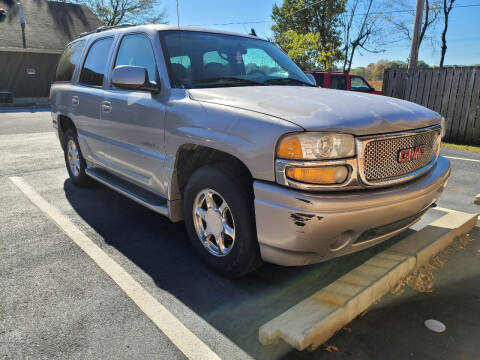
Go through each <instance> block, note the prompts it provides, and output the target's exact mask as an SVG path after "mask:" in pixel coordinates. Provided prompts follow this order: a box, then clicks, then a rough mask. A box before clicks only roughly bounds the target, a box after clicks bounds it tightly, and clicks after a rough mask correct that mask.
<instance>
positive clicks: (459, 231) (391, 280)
mask: <svg viewBox="0 0 480 360" xmlns="http://www.w3.org/2000/svg"><path fill="white" fill-rule="evenodd" d="M477 221H478V214H468V213H463V212H452V213H448V214H447V215H445V216H443V217H441V218H440V219H438V220H436V221H434V222H432V223H431V224H430V225H428V226H426V227H425V228H423V229H422V230H420V231H418V232H416V233H415V234H413V235H411V236H409V237H407V238H405V239H403V240H401V241H399V242H398V243H396V244H395V245H393V246H392V247H391V248H390V249H388V250H385V251H382V252H381V253H379V254H377V255H376V256H374V257H373V258H371V259H370V260H368V261H367V262H365V263H363V264H362V265H360V266H358V267H357V268H355V269H353V270H352V271H350V272H349V273H347V274H346V275H344V276H342V277H341V278H339V279H338V280H336V281H334V282H333V283H331V284H330V285H328V286H326V287H325V288H323V289H321V290H320V291H318V292H316V293H315V294H313V295H312V296H310V297H309V298H307V299H305V300H303V301H302V302H300V303H298V304H297V305H295V306H293V307H291V308H290V309H288V310H287V311H285V312H284V313H283V314H281V315H279V316H277V317H276V318H274V319H272V320H270V321H269V322H268V323H266V324H265V325H263V326H261V327H260V329H259V341H260V342H261V343H262V344H264V345H269V344H272V343H275V342H277V341H279V340H280V339H281V340H284V341H286V342H287V343H288V344H290V345H291V346H293V347H295V348H296V349H297V350H304V349H306V348H313V349H314V348H316V347H318V346H320V345H321V344H323V343H325V342H326V341H327V340H328V339H329V338H330V337H331V336H332V335H333V334H334V333H335V332H336V331H338V330H340V329H342V328H343V327H344V326H345V325H346V324H348V323H349V322H350V321H351V320H353V319H354V318H355V317H357V316H358V315H359V314H360V313H362V312H363V311H364V310H366V309H367V308H368V307H369V306H370V305H372V304H373V303H374V302H375V301H377V300H378V299H379V298H380V297H382V296H383V295H385V294H386V293H387V292H388V291H389V290H390V289H391V288H392V287H393V286H394V285H395V284H396V283H397V282H398V281H399V280H400V279H401V278H403V277H404V276H405V275H407V274H408V273H409V272H411V271H412V270H414V269H415V268H416V267H418V266H420V265H422V264H423V263H425V262H426V261H428V260H429V259H430V258H431V257H432V256H435V255H436V254H437V253H438V252H440V251H441V250H443V249H444V248H446V247H447V246H448V245H449V244H450V243H451V242H452V241H453V240H455V238H457V237H458V236H460V235H463V234H466V233H468V232H469V231H470V230H471V229H473V227H474V226H475V225H476V224H477Z"/></svg>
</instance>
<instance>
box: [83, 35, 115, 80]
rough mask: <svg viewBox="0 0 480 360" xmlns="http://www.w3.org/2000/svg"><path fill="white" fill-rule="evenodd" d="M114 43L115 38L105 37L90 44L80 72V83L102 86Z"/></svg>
mask: <svg viewBox="0 0 480 360" xmlns="http://www.w3.org/2000/svg"><path fill="white" fill-rule="evenodd" d="M112 43H113V38H105V39H100V40H97V41H95V42H94V43H93V45H92V46H90V49H89V51H88V55H87V58H86V60H85V63H84V64H83V68H82V72H81V73H80V79H79V82H80V83H82V84H85V85H93V86H102V84H103V77H104V76H105V68H106V66H107V61H108V54H109V53H110V48H111V46H112Z"/></svg>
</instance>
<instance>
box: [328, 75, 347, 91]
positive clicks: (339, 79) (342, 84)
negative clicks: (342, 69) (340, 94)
mask: <svg viewBox="0 0 480 360" xmlns="http://www.w3.org/2000/svg"><path fill="white" fill-rule="evenodd" d="M330 88H332V89H338V90H347V78H346V77H345V76H342V75H332V76H331V77H330Z"/></svg>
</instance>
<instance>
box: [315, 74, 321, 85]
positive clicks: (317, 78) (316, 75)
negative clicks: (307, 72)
mask: <svg viewBox="0 0 480 360" xmlns="http://www.w3.org/2000/svg"><path fill="white" fill-rule="evenodd" d="M313 77H314V78H315V80H316V81H317V86H323V74H315V73H313Z"/></svg>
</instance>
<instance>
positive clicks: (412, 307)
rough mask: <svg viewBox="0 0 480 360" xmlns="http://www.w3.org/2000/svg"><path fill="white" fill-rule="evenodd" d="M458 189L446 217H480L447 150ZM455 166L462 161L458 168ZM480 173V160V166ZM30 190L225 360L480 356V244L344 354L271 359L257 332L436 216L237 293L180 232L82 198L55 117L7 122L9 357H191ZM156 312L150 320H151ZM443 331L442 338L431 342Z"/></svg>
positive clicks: (2, 192) (282, 351)
mask: <svg viewBox="0 0 480 360" xmlns="http://www.w3.org/2000/svg"><path fill="white" fill-rule="evenodd" d="M442 153H443V154H444V155H446V156H449V157H450V158H451V162H452V176H451V178H450V181H449V183H448V186H447V189H446V191H445V192H444V194H443V197H442V198H441V200H440V201H439V203H438V205H439V207H441V208H447V209H454V210H460V211H467V212H478V211H479V209H480V207H479V206H478V205H474V204H473V197H474V195H475V194H477V193H480V182H479V181H478V175H479V174H480V154H477V153H470V152H465V151H458V150H451V149H443V150H442ZM453 158H456V159H453ZM471 160H475V161H471ZM14 176H15V177H20V178H22V179H23V181H25V182H26V183H27V184H28V185H29V186H31V188H32V189H34V191H35V192H36V193H38V195H39V196H40V197H41V198H43V199H44V200H45V201H46V202H47V203H48V204H51V205H53V206H54V207H55V208H56V209H58V211H59V213H60V214H61V215H62V216H65V217H66V218H67V219H68V220H69V221H70V222H71V223H72V224H73V226H75V228H76V229H78V230H79V231H81V232H82V233H83V234H84V235H86V237H87V238H88V239H89V240H90V241H91V242H92V243H93V244H95V245H97V246H98V248H99V249H100V250H101V251H102V252H103V253H104V254H105V255H106V256H108V257H109V258H110V259H112V260H113V261H115V262H116V263H117V264H118V265H120V268H121V270H122V271H124V272H126V273H127V274H128V275H129V276H131V277H132V278H133V279H134V280H135V281H136V282H137V283H138V284H140V286H141V287H142V288H143V289H144V290H145V291H146V292H147V293H148V294H149V295H151V296H152V297H153V299H154V300H155V301H156V302H158V303H159V304H161V306H163V307H164V308H165V310H166V311H167V312H168V313H169V314H171V315H173V317H174V318H175V319H178V320H179V321H180V322H181V323H182V324H183V326H185V328H186V329H187V330H188V331H189V332H190V333H191V336H192V337H193V338H196V339H198V340H199V341H200V342H201V343H203V344H205V345H206V346H207V347H208V348H209V349H211V350H212V353H215V354H217V355H218V356H219V357H220V358H224V359H235V358H238V359H240V358H248V357H253V358H258V359H290V358H291V359H296V358H299V359H304V358H305V359H323V358H339V359H347V358H351V359H385V358H392V359H394V358H395V359H405V358H412V359H451V358H465V359H467V358H468V359H470V358H473V357H474V355H475V354H478V353H480V347H479V345H477V343H476V342H477V340H476V338H477V336H476V334H478V333H479V330H480V325H479V324H480V315H479V314H480V301H479V300H480V296H479V294H480V292H478V290H477V289H479V285H480V284H479V282H480V266H478V265H479V261H480V231H479V229H478V228H476V230H475V231H474V232H473V233H472V235H471V236H472V239H474V241H472V242H471V244H470V245H469V246H467V248H466V249H464V250H462V251H460V252H458V253H457V254H455V255H453V256H452V257H451V259H449V261H448V263H447V264H446V266H445V267H444V268H443V269H441V270H439V271H438V272H437V280H436V285H435V288H434V292H433V293H431V294H418V293H415V292H413V291H410V290H407V291H406V292H405V293H404V294H403V295H401V296H393V295H387V296H385V297H384V298H383V299H382V300H381V301H380V303H379V304H377V305H375V306H374V307H372V309H370V311H369V312H368V313H367V314H366V315H365V316H364V317H362V318H360V319H356V320H354V321H353V322H352V324H351V325H350V327H351V328H352V331H351V332H347V331H342V332H339V333H338V334H337V335H335V336H334V337H333V338H332V339H331V343H332V344H335V345H336V346H337V347H338V351H337V352H331V353H330V352H326V351H325V350H323V349H318V350H317V351H314V352H305V353H299V352H298V351H296V350H294V349H292V348H291V347H290V346H288V345H287V344H285V343H279V344H277V345H272V346H263V345H261V344H259V342H258V328H259V326H261V325H263V324H264V323H266V322H267V321H269V320H270V319H272V318H273V317H275V316H277V315H278V314H280V313H282V312H283V311H285V310H287V309H288V308H289V307H291V306H292V305H294V304H296V303H298V302H299V301H301V300H303V299H304V298H306V297H308V296H310V295H311V294H313V293H314V292H316V291H317V290H318V289H319V288H321V287H322V286H324V285H326V284H328V283H330V282H332V281H334V280H335V279H336V278H338V277H340V276H341V275H343V274H344V273H346V272H348V271H349V270H351V269H353V268H354V267H356V266H357V265H359V264H361V263H362V262H364V261H366V260H367V259H368V258H370V257H371V256H373V255H374V254H376V253H378V252H379V251H381V250H382V249H385V248H387V247H388V246H389V245H391V244H392V243H394V242H395V241H398V239H400V238H403V237H404V236H406V235H407V234H408V233H409V232H412V231H415V230H416V229H419V228H421V227H423V226H425V225H426V224H428V223H429V222H430V221H432V220H433V219H436V218H438V217H440V216H442V215H443V214H444V212H443V211H441V210H436V209H432V210H431V211H429V212H428V213H427V215H426V216H425V217H424V218H423V219H422V220H421V221H420V222H419V223H417V224H416V225H415V226H414V227H413V228H412V229H411V230H409V231H407V232H406V233H404V234H401V235H399V236H397V237H396V238H394V239H392V240H389V241H387V242H385V243H383V244H381V245H379V246H376V247H374V248H371V249H368V250H366V251H363V252H360V253H357V254H352V255H349V256H346V257H342V258H339V259H334V260H331V261H328V262H325V263H322V264H317V265H311V266H307V267H300V268H286V267H280V266H274V265H268V264H266V265H264V266H263V267H262V268H260V269H259V270H257V271H256V272H255V273H253V274H251V275H249V276H247V277H245V278H242V279H239V280H229V279H225V278H222V277H220V276H218V275H217V274H216V273H214V272H212V271H211V270H210V269H208V268H207V267H206V266H205V265H204V264H203V263H202V262H201V261H200V260H199V259H198V257H197V256H196V254H195V253H194V251H193V249H191V247H190V245H189V243H188V240H187V235H186V232H185V230H184V227H183V223H178V224H173V223H171V222H170V221H168V220H167V219H166V218H164V217H162V216H160V215H158V214H156V213H153V212H151V211H149V210H147V209H145V208H143V207H142V206H140V205H138V204H136V203H134V202H132V201H130V200H129V199H126V198H125V197H123V196H121V195H119V194H117V193H116V192H114V191H112V190H110V189H108V188H106V187H105V186H102V185H100V184H98V185H96V186H94V187H93V188H89V189H79V188H77V187H75V186H73V185H72V183H71V182H70V180H69V179H68V174H67V171H66V169H65V164H64V160H63V155H62V152H61V149H60V146H59V144H58V140H57V139H56V136H55V133H54V132H53V129H52V128H51V117H50V113H49V112H48V111H44V110H41V109H36V110H34V111H32V110H30V109H28V110H27V111H13V110H11V111H8V112H0V207H1V209H2V215H1V216H0V254H1V256H2V261H1V263H0V274H1V276H0V358H5V359H78V358H82V359H98V358H102V359H127V358H128V359H132V358H135V359H152V358H158V359H175V358H184V357H185V351H184V349H183V348H182V346H181V345H179V344H178V343H174V342H173V341H172V337H171V336H167V335H166V332H164V331H161V330H160V328H159V327H158V326H156V325H155V323H154V322H153V321H152V319H151V317H149V316H148V315H147V313H148V311H147V312H146V311H145V310H142V309H141V308H140V307H139V306H138V305H137V303H136V302H135V301H134V300H133V298H132V297H131V296H128V295H127V293H126V292H125V290H124V289H122V288H121V287H120V286H119V284H118V282H116V281H114V280H113V279H112V278H111V277H110V276H108V275H107V274H106V272H105V270H104V269H102V268H101V267H100V266H99V264H98V263H97V262H95V261H94V260H93V259H92V258H91V257H90V256H88V255H87V254H86V253H85V252H84V251H82V250H81V249H80V248H79V247H78V245H77V244H76V243H75V242H74V241H72V239H71V237H69V236H68V235H67V234H66V233H65V232H64V231H62V230H61V229H60V228H59V227H58V226H57V225H56V224H55V222H54V221H53V220H52V218H51V217H49V216H47V215H46V213H45V212H44V211H42V210H41V209H40V208H39V207H38V206H36V205H34V204H33V203H32V202H31V201H30V200H29V199H28V198H27V197H26V196H25V194H24V193H23V192H22V191H21V190H20V189H19V188H18V187H17V186H15V185H14V184H13V183H12V181H11V180H10V177H14ZM147 310H148V309H147ZM427 318H436V319H439V320H442V321H443V322H444V323H446V325H447V331H446V332H445V333H444V334H435V333H432V332H429V331H428V330H426V329H425V327H424V326H423V321H424V320H426V319H427Z"/></svg>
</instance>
